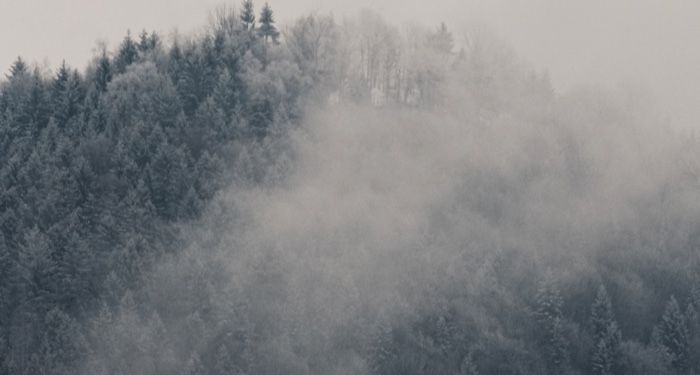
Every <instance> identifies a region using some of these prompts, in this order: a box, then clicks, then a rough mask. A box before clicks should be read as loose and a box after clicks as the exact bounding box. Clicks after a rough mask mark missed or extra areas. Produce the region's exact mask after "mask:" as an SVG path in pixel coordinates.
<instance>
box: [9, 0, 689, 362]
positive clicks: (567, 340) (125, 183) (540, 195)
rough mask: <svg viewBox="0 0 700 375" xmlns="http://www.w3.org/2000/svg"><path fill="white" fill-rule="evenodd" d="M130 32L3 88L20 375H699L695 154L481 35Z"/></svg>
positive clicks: (324, 18) (257, 28) (625, 110)
mask: <svg viewBox="0 0 700 375" xmlns="http://www.w3.org/2000/svg"><path fill="white" fill-rule="evenodd" d="M276 17H277V15H276V13H275V12H274V9H272V8H271V7H270V6H268V5H267V4H255V3H253V2H252V1H250V0H247V1H244V2H243V3H242V4H235V6H230V5H227V6H222V7H219V8H217V9H215V10H213V11H212V14H211V17H210V19H209V22H208V23H207V26H206V28H205V29H203V30H204V31H202V32H200V33H197V34H193V35H177V34H176V35H175V36H174V37H172V38H166V37H164V36H161V35H159V34H157V33H155V32H147V31H143V32H140V33H132V32H129V33H127V35H126V36H125V37H124V39H123V40H122V41H121V43H120V44H119V45H118V47H117V48H116V49H114V50H109V49H107V48H106V47H104V46H102V47H100V48H98V49H97V52H96V54H95V56H94V59H93V61H92V62H91V63H90V64H89V66H88V67H87V69H85V70H84V71H79V70H76V69H74V68H71V65H70V63H69V62H64V63H63V64H61V65H60V66H59V67H58V68H57V69H55V71H51V72H49V71H46V70H45V69H42V68H40V67H39V66H37V65H35V64H31V63H29V62H27V61H25V60H23V59H22V58H21V57H20V58H18V59H17V60H16V61H15V63H13V64H12V66H11V67H9V69H8V70H7V72H6V74H5V76H4V78H2V80H0V150H2V152H1V153H0V184H1V185H0V374H27V375H30V374H31V375H34V374H86V375H87V374H182V375H185V374H187V375H195V374H197V375H204V374H207V375H209V374H212V375H213V374H216V375H219V374H220V375H223V374H461V375H467V374H469V375H475V374H684V375H685V374H696V373H699V372H700V357H699V356H698V353H700V315H698V314H699V312H698V311H700V274H699V271H700V269H699V268H698V266H699V265H700V263H699V262H698V261H699V257H698V247H699V246H700V231H699V229H700V226H698V224H700V154H699V153H698V150H700V144H699V142H698V140H697V139H696V138H695V137H694V136H692V135H689V134H686V133H680V132H677V131H674V130H673V127H671V126H669V124H668V123H667V122H666V121H664V120H663V118H662V116H659V115H658V114H657V113H655V112H654V109H653V107H654V106H653V103H652V102H651V100H650V99H649V96H648V95H646V94H645V93H643V92H639V91H635V90H634V89H630V88H597V87H581V88H577V89H574V90H571V91H568V92H557V91H555V90H554V89H553V88H552V86H551V83H550V82H549V78H548V76H547V74H546V73H544V72H540V71H537V70H535V69H534V68H532V67H531V66H530V65H528V64H527V63H526V62H524V61H522V60H521V59H519V58H518V57H517V56H516V55H515V54H514V53H513V51H512V50H511V49H510V47H509V46H508V45H507V44H506V43H504V42H502V41H500V40H499V39H497V38H495V37H493V36H492V35H490V34H488V33H485V32H484V33H478V32H474V33H471V34H469V35H468V36H467V37H466V38H461V37H460V38H458V37H456V33H455V32H453V28H452V27H455V29H454V30H461V28H459V27H460V26H457V25H456V26H452V25H446V24H439V25H420V24H412V25H409V26H405V27H399V26H396V25H393V24H391V23H389V22H387V21H385V20H384V17H383V15H381V14H377V13H375V12H372V11H363V12H360V13H359V14H357V15H356V16H354V17H352V18H346V19H343V20H338V19H334V17H333V16H331V15H325V14H309V15H307V16H303V17H301V18H299V19H297V20H296V21H295V22H292V23H290V24H288V25H278V24H277V22H276Z"/></svg>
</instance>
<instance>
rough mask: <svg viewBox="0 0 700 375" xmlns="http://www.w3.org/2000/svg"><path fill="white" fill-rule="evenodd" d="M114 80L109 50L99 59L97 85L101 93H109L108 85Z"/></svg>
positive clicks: (103, 51)
mask: <svg viewBox="0 0 700 375" xmlns="http://www.w3.org/2000/svg"><path fill="white" fill-rule="evenodd" d="M111 80H112V63H111V62H110V60H109V56H107V50H105V49H103V50H102V53H101V54H100V57H99V58H98V59H97V67H96V70H95V85H96V86H97V89H98V90H99V92H105V91H107V84H108V83H109V82H110V81H111Z"/></svg>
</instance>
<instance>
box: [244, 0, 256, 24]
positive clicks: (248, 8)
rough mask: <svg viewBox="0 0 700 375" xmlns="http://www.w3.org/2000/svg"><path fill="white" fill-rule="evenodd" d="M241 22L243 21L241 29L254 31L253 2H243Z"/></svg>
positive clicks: (245, 0) (251, 0)
mask: <svg viewBox="0 0 700 375" xmlns="http://www.w3.org/2000/svg"><path fill="white" fill-rule="evenodd" d="M241 21H243V27H244V28H245V29H246V30H251V31H252V30H255V10H254V8H253V0H243V10H242V11H241Z"/></svg>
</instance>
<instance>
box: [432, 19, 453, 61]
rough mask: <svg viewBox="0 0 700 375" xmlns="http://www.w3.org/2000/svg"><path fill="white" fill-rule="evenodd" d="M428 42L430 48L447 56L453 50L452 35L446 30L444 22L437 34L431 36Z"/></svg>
mask: <svg viewBox="0 0 700 375" xmlns="http://www.w3.org/2000/svg"><path fill="white" fill-rule="evenodd" d="M430 42H431V46H432V48H434V49H435V50H436V51H438V52H440V53H442V54H448V53H450V52H452V48H454V39H453V37H452V33H451V32H449V30H447V25H445V23H444V22H443V23H441V24H440V28H438V30H437V32H435V34H433V35H432V36H431V40H430Z"/></svg>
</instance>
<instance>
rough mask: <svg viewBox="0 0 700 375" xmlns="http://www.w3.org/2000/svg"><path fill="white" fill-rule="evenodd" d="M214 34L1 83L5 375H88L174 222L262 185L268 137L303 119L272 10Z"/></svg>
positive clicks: (137, 46) (170, 239)
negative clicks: (259, 168)
mask: <svg viewBox="0 0 700 375" xmlns="http://www.w3.org/2000/svg"><path fill="white" fill-rule="evenodd" d="M216 21H217V22H215V23H214V24H212V27H211V30H210V31H209V32H207V33H206V35H203V36H201V37H197V38H194V39H191V40H175V41H174V42H173V43H172V44H170V45H166V44H165V43H164V42H163V40H162V39H161V37H160V36H159V35H158V34H156V33H147V32H145V31H144V32H143V33H142V34H140V36H139V37H138V38H137V39H134V38H132V36H131V35H127V36H126V37H125V38H124V40H123V41H122V42H121V44H120V45H119V46H118V48H117V49H116V50H115V51H113V52H110V51H108V50H106V49H102V51H101V52H100V53H99V54H98V56H97V57H96V58H95V59H94V61H93V62H92V63H91V64H90V65H89V66H88V68H87V69H86V70H85V71H83V72H80V71H78V70H76V69H72V68H70V67H69V66H68V65H67V64H66V63H65V62H64V63H63V64H62V65H61V66H60V67H59V68H58V70H57V71H56V72H55V73H53V74H50V73H47V72H45V71H42V70H41V69H40V68H39V67H36V66H30V65H29V64H27V63H26V62H25V61H24V60H23V59H22V58H18V59H17V60H16V61H15V62H14V63H13V64H12V66H11V67H10V69H9V71H8V73H7V74H6V75H5V78H4V79H3V80H2V82H0V150H2V152H0V373H2V374H73V373H75V372H76V371H77V368H78V367H77V366H82V365H83V363H84V361H85V358H86V355H87V353H88V352H89V351H90V349H91V348H92V347H93V345H94V337H91V335H93V336H94V335H99V332H91V331H90V327H87V326H86V322H88V321H90V320H91V319H92V317H93V316H95V314H97V312H98V311H100V308H101V307H106V308H107V309H111V310H113V309H117V307H118V306H119V305H120V304H122V299H123V296H124V295H125V294H126V293H127V291H129V290H131V289H136V288H138V287H139V284H140V282H141V275H142V274H143V272H144V270H147V269H148V268H149V267H151V266H152V264H153V263H154V262H155V261H157V260H158V259H159V257H161V256H162V255H163V254H164V253H167V252H168V251H172V249H174V248H176V247H177V246H176V243H177V240H178V233H177V231H176V230H174V227H173V223H177V222H183V221H187V220H190V219H192V218H195V217H197V216H198V215H199V213H200V212H201V210H202V208H203V207H204V205H206V203H207V202H208V201H209V200H210V199H211V198H212V197H213V195H214V194H215V193H216V192H217V190H218V189H219V188H220V186H222V184H223V183H225V181H227V180H228V179H238V180H248V181H254V180H256V179H257V178H259V176H257V177H256V176H254V173H251V172H249V170H250V169H251V168H252V165H253V163H255V162H254V160H256V159H261V158H263V156H262V155H263V154H264V151H262V150H263V148H264V146H262V144H263V143H264V142H265V139H266V138H267V137H268V135H269V134H270V133H271V132H272V129H273V127H274V126H276V125H275V124H277V125H279V126H282V125H281V124H285V123H289V122H290V121H292V120H293V119H295V118H296V117H297V116H298V115H299V107H298V103H297V100H298V99H299V98H300V95H301V91H300V90H299V88H298V86H299V85H298V82H297V80H298V79H299V77H297V76H296V74H295V72H293V71H292V72H291V73H288V74H287V75H284V74H285V73H284V72H280V71H279V69H278V70H277V71H272V72H270V71H271V70H272V69H269V65H270V64H271V62H270V60H271V59H274V58H276V57H274V54H275V50H276V49H278V48H279V47H277V40H278V36H279V32H278V31H277V28H276V27H275V24H274V20H273V16H272V10H271V9H270V7H269V6H267V5H266V6H265V7H264V8H263V10H262V13H261V15H260V21H259V22H260V26H256V25H255V16H254V14H253V4H252V2H250V1H248V2H245V3H244V6H243V12H242V13H241V15H240V18H238V15H236V14H234V13H233V12H230V11H229V12H227V13H223V12H221V13H218V14H217V18H216ZM273 91H274V92H273ZM282 91H284V92H282ZM232 165H235V166H236V167H235V168H233V169H234V170H233V171H231V169H229V168H225V166H232ZM133 373H139V372H138V371H137V372H133Z"/></svg>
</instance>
